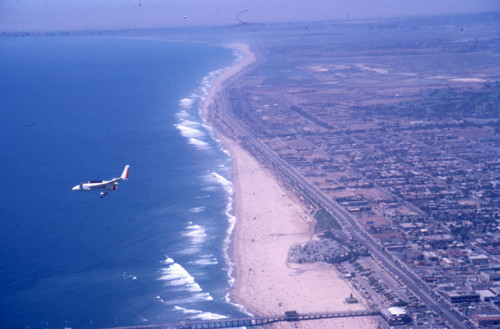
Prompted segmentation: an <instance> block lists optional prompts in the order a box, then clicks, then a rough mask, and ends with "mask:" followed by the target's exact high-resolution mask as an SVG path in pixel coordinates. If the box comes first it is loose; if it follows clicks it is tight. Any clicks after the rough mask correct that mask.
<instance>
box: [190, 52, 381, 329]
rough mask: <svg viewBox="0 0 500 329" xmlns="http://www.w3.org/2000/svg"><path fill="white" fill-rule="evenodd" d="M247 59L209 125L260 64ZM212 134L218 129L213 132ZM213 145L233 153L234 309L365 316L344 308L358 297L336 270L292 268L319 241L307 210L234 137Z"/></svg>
mask: <svg viewBox="0 0 500 329" xmlns="http://www.w3.org/2000/svg"><path fill="white" fill-rule="evenodd" d="M226 47H228V48H231V49H234V50H235V51H237V52H238V53H239V54H241V55H243V56H244V57H243V58H240V59H237V60H236V63H235V64H233V65H232V66H229V67H227V68H225V69H223V71H222V72H221V73H220V74H219V75H218V76H217V77H216V78H215V80H214V82H213V84H212V86H211V88H210V90H209V91H208V93H207V95H206V97H205V99H204V100H203V103H202V105H201V107H200V112H201V115H202V117H203V118H204V120H206V121H207V122H208V123H209V124H210V123H211V122H210V121H211V119H212V118H213V113H211V112H210V111H211V110H212V111H213V110H214V109H213V107H216V106H221V104H220V102H218V94H219V92H221V91H222V90H223V89H224V88H225V87H226V86H225V83H226V82H227V80H228V79H230V78H231V77H233V76H234V75H236V74H238V73H240V72H242V71H243V70H244V69H245V68H246V67H247V66H249V65H251V64H252V63H254V62H255V61H256V57H255V55H254V54H253V53H252V52H251V51H250V49H249V47H248V45H245V44H231V45H226ZM212 127H213V126H212ZM213 130H214V134H215V137H216V138H217V139H219V140H220V141H221V142H222V144H223V145H224V148H225V149H226V150H227V151H228V152H229V154H230V158H231V162H232V167H233V171H232V177H231V180H232V181H233V185H234V195H233V213H234V216H235V217H236V222H235V225H234V229H233V231H232V235H231V237H230V239H229V241H230V243H229V246H228V248H229V249H228V256H229V257H230V259H229V264H230V266H231V267H232V268H231V269H230V271H229V276H230V281H233V280H234V285H232V286H231V287H230V289H231V290H230V292H229V301H230V302H231V303H233V304H235V305H237V306H241V307H243V308H244V309H245V310H248V311H250V312H251V313H253V314H255V315H275V314H283V313H284V312H285V311H290V310H295V311H297V312H299V313H316V312H328V311H349V310H362V309H366V306H365V305H364V304H362V303H360V304H346V303H345V302H344V299H345V298H346V297H348V296H349V294H351V293H352V294H353V295H354V296H356V297H357V298H358V299H359V300H360V301H362V298H361V296H359V294H358V293H357V291H356V290H354V289H353V288H352V287H351V286H350V284H348V283H347V282H346V280H345V279H344V278H343V277H341V275H340V273H339V272H338V271H337V270H336V269H335V267H334V266H333V265H327V264H321V263H317V264H306V265H299V264H288V263H287V255H288V250H289V248H290V247H291V246H292V245H294V244H297V243H305V242H307V241H309V240H311V239H314V234H313V233H312V226H313V225H314V219H313V218H312V216H311V215H310V214H309V213H308V211H307V209H306V208H305V207H304V206H303V205H301V204H299V203H298V202H297V201H296V200H295V198H294V196H293V195H290V194H289V192H288V191H286V190H285V189H284V188H283V187H282V185H280V184H279V181H278V180H277V179H276V177H275V176H274V174H273V173H272V172H271V171H270V170H269V169H267V168H265V167H263V166H262V165H261V164H260V163H259V162H258V161H257V160H256V159H255V158H254V157H253V156H252V155H250V154H249V153H248V152H247V151H246V150H244V149H243V148H242V147H241V146H240V145H239V144H238V142H237V141H235V140H234V139H233V138H234V136H226V135H225V134H224V132H223V131H221V130H220V129H218V128H217V127H213ZM376 323H377V321H376V320H375V319H371V318H347V319H332V320H327V321H321V320H314V321H306V322H301V323H295V324H294V325H292V324H290V323H277V324H274V325H272V326H271V328H292V327H293V328H320V329H321V328H331V327H332V325H333V326H339V327H342V328H353V329H357V328H360V327H362V328H375V327H376Z"/></svg>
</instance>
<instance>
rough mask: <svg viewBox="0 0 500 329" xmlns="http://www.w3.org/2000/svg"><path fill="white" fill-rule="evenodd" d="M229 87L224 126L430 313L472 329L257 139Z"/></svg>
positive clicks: (222, 98)
mask: <svg viewBox="0 0 500 329" xmlns="http://www.w3.org/2000/svg"><path fill="white" fill-rule="evenodd" d="M233 81H234V80H233ZM229 84H230V83H229ZM226 87H227V88H225V89H223V90H222V91H220V93H219V95H218V99H217V101H218V105H219V106H218V108H217V114H218V115H219V117H220V120H222V121H225V123H226V124H228V125H229V126H230V127H232V128H233V129H234V130H236V131H237V132H238V133H239V135H240V136H242V137H244V138H245V139H246V142H248V143H249V144H250V145H251V147H252V148H253V150H254V151H256V152H257V153H258V154H259V155H260V156H262V157H263V158H264V159H265V160H266V161H267V162H268V163H270V164H271V165H272V166H273V167H274V168H275V169H276V170H278V171H279V172H280V173H281V174H282V175H283V176H284V177H286V178H287V180H288V181H289V182H290V183H291V184H292V185H294V186H295V187H296V188H297V189H299V190H301V191H302V192H304V193H305V194H306V195H308V196H309V197H310V198H311V199H312V200H314V201H315V202H316V203H317V204H318V205H319V206H322V207H323V208H325V209H327V210H328V211H329V212H330V213H331V214H332V215H333V216H335V218H336V219H337V220H338V221H339V223H340V224H341V225H342V226H343V228H344V229H346V230H348V231H349V232H350V233H351V234H352V236H353V238H355V239H357V240H358V241H359V242H360V243H362V245H363V246H364V247H365V248H366V249H367V250H368V251H369V252H370V253H371V255H372V257H373V258H374V259H375V260H377V261H378V262H379V263H380V264H381V265H382V266H383V267H385V269H386V270H387V271H388V272H389V273H390V274H391V275H392V276H393V277H394V278H395V279H397V280H399V281H400V282H401V283H402V284H404V285H405V286H406V287H407V289H408V290H410V291H411V292H412V293H413V294H414V295H415V296H417V297H418V298H419V299H420V300H421V301H422V302H423V303H424V304H425V305H426V306H427V307H428V308H429V309H430V310H433V311H436V312H437V313H439V314H440V315H441V316H442V317H443V319H444V320H445V321H446V322H447V323H448V324H449V325H450V326H451V327H452V328H463V329H466V328H469V327H468V326H467V325H465V324H464V323H465V321H466V319H465V318H464V317H463V316H461V315H460V314H458V313H457V312H454V311H453V310H452V308H451V307H450V306H449V305H448V304H447V303H444V302H441V303H439V302H438V301H437V300H435V299H434V298H433V297H432V296H431V292H430V290H429V288H428V287H427V286H426V285H425V284H423V283H422V281H421V280H420V279H419V278H418V277H417V276H416V275H415V274H414V273H413V272H411V271H410V270H408V268H407V267H405V266H401V265H399V263H398V262H397V261H396V260H395V259H393V258H392V256H391V255H390V254H388V253H387V252H386V251H384V250H383V248H382V246H381V245H379V244H378V243H377V242H376V241H375V240H374V239H373V238H372V237H371V236H370V235H369V234H368V233H367V232H366V231H365V230H364V229H363V228H362V227H361V226H360V225H359V224H358V222H357V221H356V220H355V219H354V218H353V217H352V216H351V215H350V214H349V213H347V212H346V211H345V210H344V209H343V208H342V207H340V206H339V205H338V204H337V202H335V201H333V200H330V199H329V198H328V197H327V196H325V195H324V194H323V193H322V192H321V191H320V190H318V189H317V188H316V187H315V186H314V185H312V184H311V183H310V182H308V181H307V180H306V179H305V178H304V177H303V176H302V175H301V174H299V173H297V172H296V171H295V170H294V169H293V168H292V167H291V166H290V165H289V164H288V163H287V162H286V161H285V160H283V159H282V158H281V157H279V156H278V155H277V154H276V153H275V152H274V151H273V150H271V149H270V148H269V147H268V146H267V145H266V144H264V143H263V142H262V141H260V140H259V139H258V138H256V137H255V135H254V134H253V133H252V132H251V131H250V129H249V128H248V127H247V126H246V125H245V124H244V123H243V122H241V121H240V120H238V118H236V117H235V116H234V115H233V113H232V111H231V109H232V107H231V104H230V101H229V94H228V91H229V90H228V89H229V88H230V87H228V86H227V85H226Z"/></svg>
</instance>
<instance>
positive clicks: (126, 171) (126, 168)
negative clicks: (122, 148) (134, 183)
mask: <svg viewBox="0 0 500 329" xmlns="http://www.w3.org/2000/svg"><path fill="white" fill-rule="evenodd" d="M129 168H130V166H129V165H126V166H125V169H123V173H122V175H121V177H120V178H121V179H123V180H126V179H128V171H129Z"/></svg>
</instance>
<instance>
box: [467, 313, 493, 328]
mask: <svg viewBox="0 0 500 329" xmlns="http://www.w3.org/2000/svg"><path fill="white" fill-rule="evenodd" d="M472 318H473V319H474V322H475V323H476V325H477V326H478V327H481V328H484V327H492V328H499V327H500V313H499V312H484V313H483V312H481V313H476V314H474V315H473V316H472Z"/></svg>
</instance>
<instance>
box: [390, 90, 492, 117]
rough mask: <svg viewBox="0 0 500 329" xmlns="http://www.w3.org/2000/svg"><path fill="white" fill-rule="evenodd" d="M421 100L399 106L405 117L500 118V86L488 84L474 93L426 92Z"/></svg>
mask: <svg viewBox="0 0 500 329" xmlns="http://www.w3.org/2000/svg"><path fill="white" fill-rule="evenodd" d="M419 97H421V99H419V100H417V101H412V102H403V103H401V104H400V105H399V106H397V108H398V110H400V111H401V115H403V116H411V117H417V118H441V119H444V118H453V119H464V118H481V119H497V118H499V117H500V107H499V106H498V103H499V101H500V83H499V82H495V83H488V84H485V85H484V86H483V87H482V88H481V89H479V90H474V91H460V90H457V89H452V88H443V89H437V90H425V91H423V92H421V93H420V95H419Z"/></svg>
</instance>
